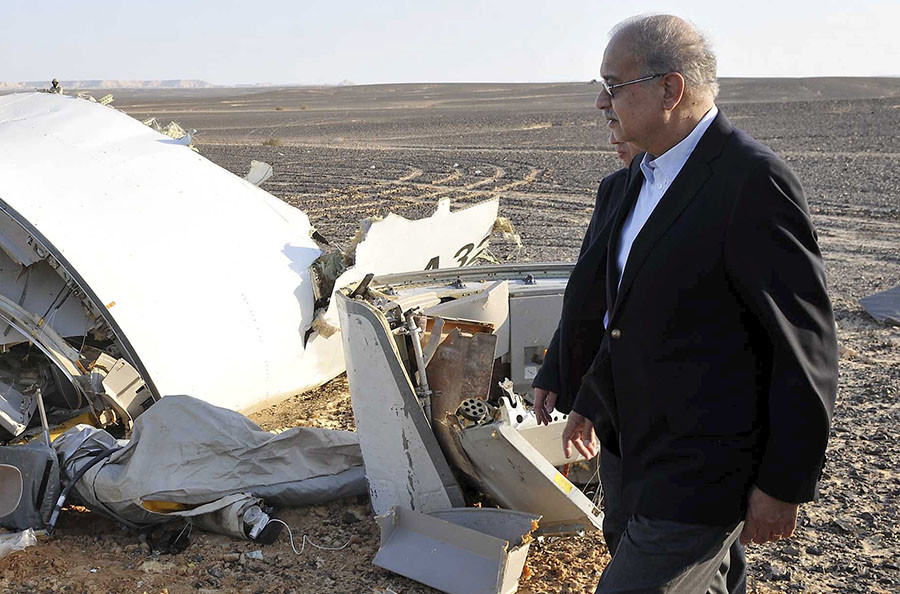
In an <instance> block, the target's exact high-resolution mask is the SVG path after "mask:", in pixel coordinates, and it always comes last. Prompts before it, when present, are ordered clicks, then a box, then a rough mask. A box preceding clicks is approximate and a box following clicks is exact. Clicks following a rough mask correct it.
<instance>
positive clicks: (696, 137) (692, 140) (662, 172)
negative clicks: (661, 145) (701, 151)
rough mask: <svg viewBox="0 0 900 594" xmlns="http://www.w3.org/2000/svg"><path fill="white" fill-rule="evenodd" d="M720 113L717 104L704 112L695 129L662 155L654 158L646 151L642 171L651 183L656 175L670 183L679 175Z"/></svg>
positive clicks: (665, 182)
mask: <svg viewBox="0 0 900 594" xmlns="http://www.w3.org/2000/svg"><path fill="white" fill-rule="evenodd" d="M718 113H719V108H718V107H716V106H715V105H713V106H712V108H710V110H709V111H707V112H706V114H704V116H703V117H702V118H700V121H699V122H697V125H696V126H694V129H693V130H691V133H690V134H688V135H687V136H685V137H684V139H683V140H682V141H681V142H679V143H678V144H676V145H675V146H673V147H672V148H670V149H669V150H667V151H666V152H664V153H663V154H661V155H660V156H658V157H656V158H653V157H652V156H651V155H650V153H644V158H643V160H642V161H641V171H642V172H643V173H644V177H645V178H646V179H647V181H648V182H650V183H651V184H652V183H654V181H655V178H656V176H660V179H661V180H662V182H663V183H664V184H667V185H668V184H669V183H671V182H672V180H673V179H675V176H676V175H678V172H680V171H681V168H682V167H684V164H685V163H686V162H687V160H688V157H690V156H691V153H693V152H694V149H695V148H697V144H698V143H699V142H700V139H701V138H703V134H704V132H706V130H707V129H708V128H709V126H710V124H712V121H713V120H714V119H715V118H716V115H718Z"/></svg>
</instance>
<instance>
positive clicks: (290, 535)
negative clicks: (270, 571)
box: [269, 518, 352, 555]
mask: <svg viewBox="0 0 900 594" xmlns="http://www.w3.org/2000/svg"><path fill="white" fill-rule="evenodd" d="M269 522H278V523H279V524H281V525H282V526H284V527H285V528H287V531H288V538H290V539H291V548H292V549H293V550H294V554H295V555H302V554H303V551H304V549H306V545H307V543H308V544H309V546H311V547H314V548H316V549H321V550H323V551H340V550H343V549H346V548H347V547H348V546H350V541H349V540H348V541H347V542H345V543H344V544H342V545H341V546H339V547H326V546H322V545H319V544H316V543H314V542H313V541H312V539H311V538H309V537H308V536H306V535H305V534H304V535H303V540H302V541H301V542H300V550H299V551H298V550H297V547H296V546H294V533H293V532H291V527H290V526H288V525H287V524H286V523H284V522H282V521H281V520H279V519H278V518H272V519H271V520H269ZM351 540H352V539H351Z"/></svg>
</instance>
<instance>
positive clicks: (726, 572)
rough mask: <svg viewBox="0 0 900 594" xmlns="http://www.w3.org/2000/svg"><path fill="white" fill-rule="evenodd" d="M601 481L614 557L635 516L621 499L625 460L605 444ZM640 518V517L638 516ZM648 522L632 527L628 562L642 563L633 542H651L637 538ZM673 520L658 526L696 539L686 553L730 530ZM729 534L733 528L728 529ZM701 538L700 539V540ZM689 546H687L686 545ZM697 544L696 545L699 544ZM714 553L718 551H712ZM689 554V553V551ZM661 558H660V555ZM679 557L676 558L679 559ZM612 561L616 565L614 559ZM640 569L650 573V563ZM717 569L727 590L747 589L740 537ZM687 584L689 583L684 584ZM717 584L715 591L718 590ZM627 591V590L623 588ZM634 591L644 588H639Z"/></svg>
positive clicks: (671, 536) (736, 592)
mask: <svg viewBox="0 0 900 594" xmlns="http://www.w3.org/2000/svg"><path fill="white" fill-rule="evenodd" d="M600 484H601V485H602V486H603V500H604V503H605V506H604V508H605V509H604V517H603V537H604V539H605V540H606V546H607V547H608V548H609V553H610V555H611V556H612V557H613V560H614V561H615V556H616V553H617V552H618V549H619V545H620V543H621V542H622V539H623V537H625V535H626V531H627V529H628V526H629V522H630V521H632V520H634V519H635V518H633V517H632V516H631V514H630V513H628V512H627V511H626V506H625V502H624V501H623V500H622V460H621V458H619V457H618V456H616V455H614V454H612V453H611V452H609V451H608V450H607V449H606V448H601V452H600ZM638 518H639V517H638ZM647 522H651V523H652V522H654V520H651V519H648V518H643V520H642V522H640V523H637V524H635V525H634V527H633V529H632V534H630V535H629V536H630V539H629V541H628V548H629V552H628V553H627V554H626V557H628V564H629V565H630V564H633V563H636V562H637V563H639V562H640V560H639V559H638V557H637V555H636V553H635V551H633V550H631V549H632V548H633V547H634V546H638V547H646V546H648V545H647V543H646V542H636V541H635V539H636V538H644V537H646V536H647V535H648V534H647V533H648V530H652V529H653V527H652V526H648V525H647ZM675 524H676V523H674V522H669V523H663V525H661V526H658V527H657V528H658V529H660V530H662V531H664V532H665V531H666V529H667V528H668V529H673V530H674V533H672V534H667V535H666V537H665V538H667V539H669V540H670V541H672V542H674V540H675V539H677V538H678V537H679V536H684V537H686V538H688V539H689V540H693V543H690V542H689V543H687V545H684V546H682V547H681V548H682V551H684V552H686V553H687V549H690V548H692V547H691V545H692V544H693V545H697V547H699V548H701V549H702V548H703V547H702V546H700V544H701V541H703V542H707V541H708V544H707V545H706V546H707V548H709V547H716V546H717V545H716V544H715V543H716V541H717V538H719V537H718V536H717V535H719V534H720V533H721V534H724V532H726V531H728V529H729V527H719V529H718V530H715V527H702V526H694V527H693V528H697V529H698V530H699V532H692V531H691V530H690V528H691V527H692V526H691V525H682V526H681V527H680V529H679V527H678V526H676V525H675ZM703 528H711V529H713V530H712V532H709V533H708V534H705V535H704V534H701V533H703V532H708V531H704V530H703ZM729 534H730V532H729ZM698 539H699V540H698ZM685 546H686V547H687V549H686V548H685ZM697 547H694V548H697ZM694 553H695V554H700V555H701V556H702V555H708V554H711V553H710V552H709V551H701V552H699V553H697V552H696V551H694ZM712 554H717V553H715V552H713V553H712ZM688 556H689V555H688ZM657 560H659V559H657ZM695 561H696V560H691V559H684V562H685V563H686V564H688V565H690V564H693V563H695ZM617 562H618V563H619V564H620V565H621V564H623V563H624V562H625V560H624V558H623V559H622V560H619V561H617ZM677 562H678V561H676V563H677ZM610 565H613V563H612V562H611V563H610ZM608 569H609V568H608ZM638 569H639V571H640V572H641V573H643V574H644V575H646V574H647V571H648V570H649V566H647V567H644V568H638ZM615 571H616V574H617V575H619V576H622V575H623V574H624V573H625V571H626V568H624V567H622V568H619V569H616V570H615ZM717 573H718V574H719V575H720V576H724V583H725V586H724V588H725V591H726V592H728V594H745V593H746V591H747V558H746V555H745V553H744V546H743V545H742V544H741V543H740V541H739V540H738V539H737V538H734V539H732V542H731V544H730V546H729V547H728V550H727V551H726V552H725V554H724V555H722V560H721V562H720V565H719V567H718V570H717ZM605 576H606V572H604V577H605ZM713 577H714V580H720V579H721V578H719V577H716V576H713ZM603 584H604V580H603V579H601V582H600V585H601V586H603ZM682 585H683V586H684V585H687V584H682ZM718 589H719V588H718V587H715V588H714V589H713V591H715V590H718ZM607 591H610V592H617V591H619V590H614V589H613V590H602V589H600V588H599V587H598V590H597V592H607ZM623 591H627V590H623ZM635 591H641V590H640V589H637V590H635ZM646 591H651V592H652V591H655V590H652V589H650V590H646ZM667 591H669V592H676V591H679V590H671V589H670V590H667ZM684 591H685V592H689V591H690V590H684ZM706 591H707V588H704V589H702V590H699V592H706Z"/></svg>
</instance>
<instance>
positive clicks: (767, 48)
mask: <svg viewBox="0 0 900 594" xmlns="http://www.w3.org/2000/svg"><path fill="white" fill-rule="evenodd" d="M650 12H668V13H672V14H676V15H678V16H681V17H684V18H687V19H688V20H691V21H692V22H694V23H695V24H696V25H697V26H698V27H700V29H701V30H703V31H704V32H705V33H706V34H707V35H708V36H709V38H710V39H711V41H712V43H713V47H714V49H715V50H716V53H717V55H718V59H719V75H720V76H775V77H781V76H896V75H900V65H898V59H900V32H898V26H900V2H898V1H897V0H884V1H881V0H849V1H848V0H843V1H837V0H817V1H812V0H796V1H794V0H781V1H770V0H756V1H745V2H732V1H730V0H681V1H679V2H674V1H669V2H660V1H642V0H636V1H633V2H609V1H607V0H597V1H589V0H580V1H570V2H567V1H564V0H558V1H556V2H552V1H550V0H515V1H513V0H500V1H494V2H487V1H478V0H454V1H450V2H431V1H429V0H418V1H414V0H369V1H367V2H362V1H356V0H331V1H328V0H324V1H323V0H319V1H316V2H308V1H304V0H294V1H282V0H244V1H235V0H214V1H213V0H209V1H207V0H202V1H201V0H198V1H191V0H157V1H153V2H146V1H145V2H139V1H130V2H126V1H111V0H110V1H100V0H97V1H88V0H66V1H63V0H52V1H51V0H0V27H2V28H0V32H2V34H0V56H3V59H2V60H0V81H7V82H14V81H42V80H49V79H50V78H52V77H57V78H60V79H62V80H85V79H126V80H144V79H179V78H181V79H201V80H205V81H208V82H211V83H215V84H222V85H228V84H239V83H261V82H269V83H285V84H287V83H291V84H334V83H338V82H340V81H342V80H350V81H352V82H354V83H356V84H368V83H387V82H542V81H578V80H590V79H591V78H598V77H599V70H600V61H601V59H602V56H603V48H604V46H605V45H606V42H607V39H608V35H607V34H608V31H609V29H610V28H611V27H612V26H613V25H614V24H616V23H617V22H618V21H620V20H622V19H623V18H626V17H628V16H632V15H634V14H641V13H650Z"/></svg>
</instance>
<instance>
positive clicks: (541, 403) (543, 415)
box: [534, 388, 557, 425]
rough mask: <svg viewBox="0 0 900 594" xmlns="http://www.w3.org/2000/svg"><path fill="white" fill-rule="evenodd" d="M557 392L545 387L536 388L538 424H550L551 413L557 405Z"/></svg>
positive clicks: (535, 403) (535, 405) (535, 414)
mask: <svg viewBox="0 0 900 594" xmlns="http://www.w3.org/2000/svg"><path fill="white" fill-rule="evenodd" d="M556 396H557V394H556V392H551V391H550V390H545V389H543V388H535V389H534V416H536V417H537V422H538V425H549V424H550V421H551V420H552V419H551V418H550V413H552V412H553V407H555V406H556Z"/></svg>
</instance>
